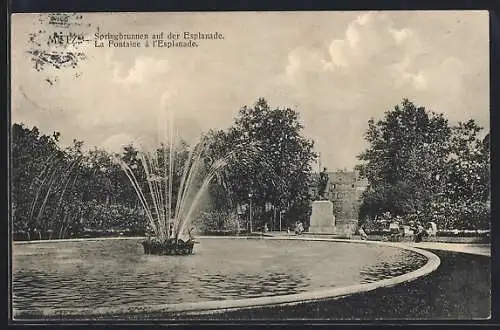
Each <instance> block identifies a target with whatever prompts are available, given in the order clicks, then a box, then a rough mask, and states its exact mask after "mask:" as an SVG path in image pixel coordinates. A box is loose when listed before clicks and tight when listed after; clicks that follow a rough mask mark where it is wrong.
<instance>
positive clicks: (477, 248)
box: [268, 232, 491, 257]
mask: <svg viewBox="0 0 500 330" xmlns="http://www.w3.org/2000/svg"><path fill="white" fill-rule="evenodd" d="M268 235H269V236H273V237H283V238H307V237H317V238H336V237H335V235H324V234H323V235H314V234H307V233H306V234H304V235H302V236H297V235H295V234H293V233H287V232H270V233H268ZM358 237H359V236H358ZM358 237H356V236H355V237H353V238H352V239H346V241H355V240H360V239H359V238H358ZM395 244H397V245H401V246H412V247H416V248H420V249H430V250H440V251H451V252H461V253H468V254H476V255H481V256H488V257H491V245H490V244H475V243H442V242H425V241H424V242H420V243H414V242H401V243H395Z"/></svg>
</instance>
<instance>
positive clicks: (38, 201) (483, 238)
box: [10, 11, 491, 321]
mask: <svg viewBox="0 0 500 330" xmlns="http://www.w3.org/2000/svg"><path fill="white" fill-rule="evenodd" d="M488 24H489V17H488V12H487V11H387V12H384V11H363V12H361V11H346V12H340V11H338V12H334V11H331V12H328V11H322V12H314V11H303V12H182V13H181V12H178V13H173V12H172V13H166V12H163V13H161V12H157V13H114V12H109V13H44V14H20V13H19V14H13V15H12V16H11V35H10V37H11V54H10V55H11V109H10V111H11V113H10V119H11V122H10V129H11V131H10V134H11V135H10V142H11V144H10V161H11V164H10V165H11V167H10V169H11V171H10V201H11V203H10V207H11V212H10V214H11V222H10V225H11V226H10V233H11V241H12V242H11V251H10V255H11V259H10V261H11V265H10V266H11V282H10V291H11V292H10V293H11V299H10V307H11V317H12V319H13V320H14V321H26V320H43V321H51V320H136V321H137V320H165V321H169V320H182V319H184V320H193V319H195V320H205V319H207V320H208V319H210V320H223V321H224V320H264V319H267V320H285V321H286V320H361V321H366V320H394V319H400V320H401V319H402V320H441V319H447V320H455V319H459V320H481V319H488V318H490V313H491V308H490V307H491V284H490V277H491V276H490V268H491V265H490V261H491V260H490V259H491V252H490V204H491V203H490V142H489V141H490V138H489V136H490V128H489V127H490V123H489V108H490V105H489V94H490V87H489V56H490V53H489V32H488V26H489V25H488Z"/></svg>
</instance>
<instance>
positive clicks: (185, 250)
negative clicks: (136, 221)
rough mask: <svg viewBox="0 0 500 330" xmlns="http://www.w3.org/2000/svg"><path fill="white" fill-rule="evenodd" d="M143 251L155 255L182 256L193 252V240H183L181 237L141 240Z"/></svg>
mask: <svg viewBox="0 0 500 330" xmlns="http://www.w3.org/2000/svg"><path fill="white" fill-rule="evenodd" d="M142 246H143V247H144V253H146V254H156V255H169V256H182V255H184V256H185V255H190V254H192V253H193V247H194V241H193V240H188V241H183V240H181V239H177V240H176V239H169V240H166V241H164V242H160V241H157V240H149V239H148V240H144V241H142Z"/></svg>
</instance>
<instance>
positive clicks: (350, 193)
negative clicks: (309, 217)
mask: <svg viewBox="0 0 500 330" xmlns="http://www.w3.org/2000/svg"><path fill="white" fill-rule="evenodd" d="M327 173H328V177H329V181H328V184H327V188H326V192H325V197H326V198H327V199H328V200H330V201H332V202H333V212H334V215H335V219H336V221H357V220H358V211H359V205H360V197H361V194H362V193H363V192H364V191H365V190H366V188H367V187H368V181H367V180H366V179H363V178H360V177H359V174H358V173H357V172H356V171H342V170H339V171H333V172H327ZM313 179H314V182H313V183H312V184H311V186H310V188H309V189H310V190H309V192H310V193H311V196H313V197H315V196H317V195H318V186H317V180H318V179H319V174H315V175H314V176H313Z"/></svg>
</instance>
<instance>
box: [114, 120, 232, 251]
mask: <svg viewBox="0 0 500 330" xmlns="http://www.w3.org/2000/svg"><path fill="white" fill-rule="evenodd" d="M167 123H168V124H169V125H167V126H166V128H167V129H166V133H167V136H166V139H165V140H168V144H169V145H168V146H167V145H166V144H165V143H161V147H160V148H159V149H156V150H154V151H152V152H151V151H145V150H144V149H143V148H142V145H141V144H139V147H140V148H141V149H143V150H139V157H140V161H141V167H142V171H143V173H142V174H143V175H144V176H145V179H146V180H145V181H146V183H147V184H144V183H142V182H141V181H140V180H138V178H137V175H136V173H134V170H133V169H132V168H131V167H130V166H129V165H128V164H126V163H125V162H124V161H122V160H120V159H117V160H118V162H119V164H120V165H121V167H122V169H123V170H124V171H125V173H126V175H127V177H128V179H129V180H130V182H131V184H132V186H133V188H134V190H135V192H136V194H137V196H138V198H139V201H140V203H141V205H142V207H143V208H144V211H145V213H146V216H147V219H148V227H149V228H150V230H151V232H152V235H151V236H150V235H148V237H147V238H146V239H145V240H144V241H143V242H142V245H143V247H144V252H145V253H146V254H160V255H188V254H192V252H193V247H194V244H195V240H194V238H193V237H192V235H191V232H192V230H193V228H191V229H190V230H189V237H187V238H186V237H185V236H186V235H185V231H186V228H187V226H188V224H189V223H191V221H192V219H193V217H194V216H195V212H196V210H197V208H198V207H199V204H200V202H201V199H202V196H203V194H204V193H205V192H206V190H207V188H208V187H209V184H210V182H211V181H212V179H214V177H216V176H217V174H218V173H219V171H220V170H221V169H222V168H223V167H224V166H225V165H226V164H227V162H228V160H229V158H230V157H231V154H228V155H226V156H225V157H221V158H220V159H217V160H215V161H212V162H211V164H209V166H208V169H207V168H206V167H202V164H204V157H203V156H204V155H206V151H207V150H208V148H210V142H211V141H209V139H208V138H207V137H206V136H202V137H201V138H200V140H199V142H198V143H196V144H195V146H194V147H193V148H191V150H189V151H188V155H187V157H186V159H185V161H182V159H181V157H177V156H179V153H178V152H177V151H176V147H177V144H176V143H175V141H176V138H175V136H174V129H173V123H174V118H173V116H168V118H167ZM176 165H177V166H176ZM177 167H179V168H177ZM180 171H181V172H182V175H180V182H178V183H177V184H178V186H177V187H176V188H177V189H176V190H177V192H176V193H175V192H174V181H176V179H177V181H178V179H179V175H178V174H179V172H180ZM144 186H146V187H144Z"/></svg>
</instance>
